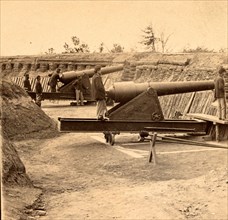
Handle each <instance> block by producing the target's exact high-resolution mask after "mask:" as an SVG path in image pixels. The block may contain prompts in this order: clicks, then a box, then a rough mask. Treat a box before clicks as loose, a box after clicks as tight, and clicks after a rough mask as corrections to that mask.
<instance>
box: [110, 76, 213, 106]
mask: <svg viewBox="0 0 228 220" xmlns="http://www.w3.org/2000/svg"><path fill="white" fill-rule="evenodd" d="M150 87H151V88H153V89H155V90H156V92H157V95H158V96H163V95H172V94H178V93H188V92H196V91H204V90H212V89H214V81H213V80H210V81H187V82H147V83H134V82H118V83H114V84H113V87H112V88H111V89H109V90H108V91H106V92H107V96H108V97H109V98H111V99H112V100H114V101H115V102H120V103H126V102H128V101H130V100H131V99H133V98H135V97H136V96H138V95H139V94H140V93H142V92H144V91H146V90H147V89H148V88H150Z"/></svg>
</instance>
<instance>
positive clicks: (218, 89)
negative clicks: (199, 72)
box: [214, 67, 226, 120]
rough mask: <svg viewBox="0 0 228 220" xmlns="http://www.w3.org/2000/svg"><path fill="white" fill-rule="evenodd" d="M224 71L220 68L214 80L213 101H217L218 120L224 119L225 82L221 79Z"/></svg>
mask: <svg viewBox="0 0 228 220" xmlns="http://www.w3.org/2000/svg"><path fill="white" fill-rule="evenodd" d="M225 72H226V70H225V69H224V68H223V67H220V68H219V70H218V76H217V77H216V78H215V93H214V95H215V96H214V97H215V100H218V117H219V119H220V120H225V119H226V98H225V81H224V78H223V75H224V73H225Z"/></svg>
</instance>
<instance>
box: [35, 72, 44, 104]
mask: <svg viewBox="0 0 228 220" xmlns="http://www.w3.org/2000/svg"><path fill="white" fill-rule="evenodd" d="M35 92H36V104H37V105H38V106H39V107H41V101H42V92H43V88H42V85H41V83H40V76H39V75H38V76H37V77H36V86H35Z"/></svg>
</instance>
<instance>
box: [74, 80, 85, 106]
mask: <svg viewBox="0 0 228 220" xmlns="http://www.w3.org/2000/svg"><path fill="white" fill-rule="evenodd" d="M73 86H74V89H75V94H76V101H77V105H80V104H81V105H84V96H83V91H82V89H83V88H82V87H83V85H82V77H81V76H79V77H77V78H76V80H75V81H74V83H73ZM79 101H80V102H79Z"/></svg>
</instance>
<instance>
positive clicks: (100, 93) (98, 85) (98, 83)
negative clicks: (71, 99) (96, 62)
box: [91, 66, 108, 120]
mask: <svg viewBox="0 0 228 220" xmlns="http://www.w3.org/2000/svg"><path fill="white" fill-rule="evenodd" d="M100 73H101V66H95V69H94V75H93V77H92V87H91V89H92V97H93V99H94V100H96V101H97V118H98V120H108V118H106V117H105V113H106V111H107V107H106V100H105V88H104V85H103V82H102V78H101V75H100Z"/></svg>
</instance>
